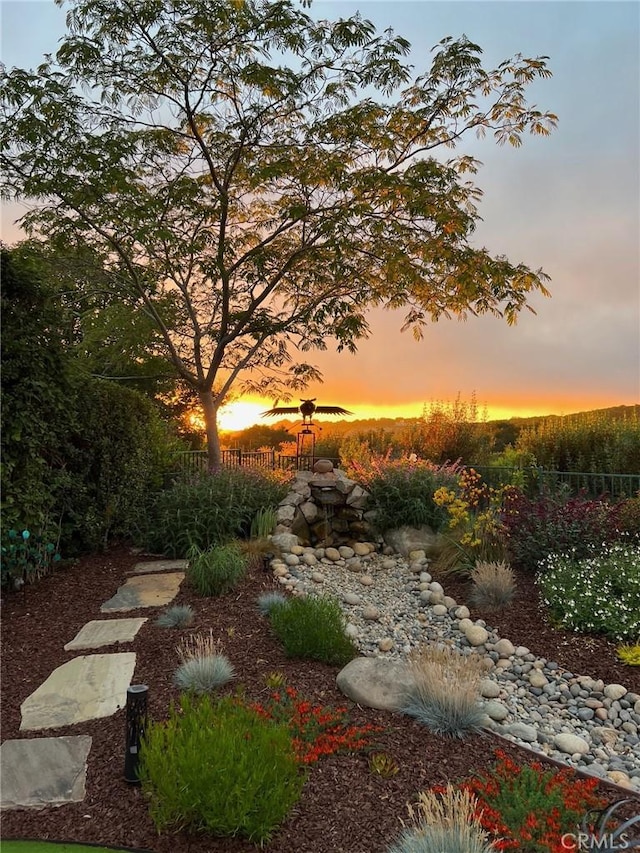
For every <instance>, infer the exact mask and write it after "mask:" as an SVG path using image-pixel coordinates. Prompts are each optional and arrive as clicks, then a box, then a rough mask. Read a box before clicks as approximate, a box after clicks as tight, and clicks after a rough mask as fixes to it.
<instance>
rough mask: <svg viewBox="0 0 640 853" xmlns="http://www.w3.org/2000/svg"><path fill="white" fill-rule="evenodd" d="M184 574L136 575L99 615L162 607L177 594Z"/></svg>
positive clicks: (121, 588)
mask: <svg viewBox="0 0 640 853" xmlns="http://www.w3.org/2000/svg"><path fill="white" fill-rule="evenodd" d="M183 580H184V572H170V573H167V574H162V575H137V576H134V577H131V578H129V579H128V580H127V582H126V583H125V584H124V586H121V587H120V588H119V589H118V591H117V592H116V594H115V595H114V596H113V598H110V599H109V601H105V603H104V604H103V605H102V607H101V608H100V612H101V613H114V612H116V611H118V612H119V611H123V610H137V609H138V608H139V607H164V605H165V604H169V602H170V601H173V599H174V598H175V597H176V595H177V594H178V590H179V589H180V584H181V583H182V581H183Z"/></svg>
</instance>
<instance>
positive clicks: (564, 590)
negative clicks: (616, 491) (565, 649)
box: [537, 542, 640, 640]
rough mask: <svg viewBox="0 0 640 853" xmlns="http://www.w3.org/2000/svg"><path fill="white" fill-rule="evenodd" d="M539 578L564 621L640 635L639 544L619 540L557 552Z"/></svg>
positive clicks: (627, 636)
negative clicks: (579, 551)
mask: <svg viewBox="0 0 640 853" xmlns="http://www.w3.org/2000/svg"><path fill="white" fill-rule="evenodd" d="M537 582H538V584H539V585H540V588H541V590H542V596H543V600H544V603H545V604H546V605H547V607H549V609H550V612H551V614H552V616H554V617H555V618H556V619H558V620H559V621H560V622H561V623H562V624H563V625H564V626H565V627H567V628H571V629H573V630H574V631H583V632H585V633H588V634H606V635H607V636H610V637H612V638H613V639H615V640H632V639H633V640H635V639H636V638H637V637H638V636H640V546H639V545H634V544H631V543H626V544H625V543H624V542H618V543H615V544H613V545H609V546H602V547H600V548H597V549H595V548H594V549H593V550H592V551H591V553H590V555H589V556H588V557H583V558H579V557H578V556H576V554H575V552H572V553H570V554H555V555H554V554H552V555H550V556H549V557H547V558H546V560H544V561H543V563H542V564H541V565H540V572H539V575H538V578H537Z"/></svg>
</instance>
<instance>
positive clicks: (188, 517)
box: [147, 468, 289, 557]
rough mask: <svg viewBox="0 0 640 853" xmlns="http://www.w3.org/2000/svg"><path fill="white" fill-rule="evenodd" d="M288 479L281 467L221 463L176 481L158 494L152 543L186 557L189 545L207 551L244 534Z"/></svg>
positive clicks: (275, 500)
mask: <svg viewBox="0 0 640 853" xmlns="http://www.w3.org/2000/svg"><path fill="white" fill-rule="evenodd" d="M288 482H289V478H288V476H286V477H285V476H284V475H283V474H282V473H281V472H277V471H269V470H267V469H253V468H223V469H221V470H220V471H218V472H216V473H215V474H202V475H200V476H195V477H191V478H187V479H184V480H182V481H180V482H178V483H175V484H174V485H173V486H172V487H171V488H170V489H168V490H166V491H164V492H162V493H160V494H159V495H158V496H157V498H156V501H155V504H154V506H153V509H152V512H151V523H150V525H149V531H150V532H149V535H148V543H147V544H148V547H149V548H151V549H152V550H154V551H157V552H159V553H163V554H166V555H167V556H170V557H185V556H186V554H187V552H188V550H189V548H190V547H191V546H196V547H198V548H199V549H200V550H202V551H205V550H208V549H209V548H211V547H213V546H214V545H220V544H223V543H225V542H229V541H230V540H231V539H234V538H236V537H238V536H245V537H246V536H247V535H248V533H249V529H250V525H251V521H252V519H253V518H254V517H255V515H256V513H257V512H258V510H260V509H261V508H264V507H272V506H274V505H276V504H278V503H279V502H280V501H281V500H282V498H283V497H284V496H285V495H286V493H287V490H288Z"/></svg>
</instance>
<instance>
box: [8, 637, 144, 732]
mask: <svg viewBox="0 0 640 853" xmlns="http://www.w3.org/2000/svg"><path fill="white" fill-rule="evenodd" d="M135 668H136V655H135V652H118V653H116V654H108V655H82V656H81V657H77V658H74V659H73V660H70V661H67V663H64V664H62V666H59V667H58V668H57V669H54V671H53V672H52V673H51V675H50V676H49V678H47V680H46V681H44V682H43V683H42V684H41V685H40V687H38V689H37V690H35V691H34V692H33V693H32V694H31V696H28V697H27V698H26V699H25V700H24V702H23V703H22V705H21V706H20V711H21V713H22V722H21V723H20V731H31V730H34V729H57V728H60V727H61V726H72V725H74V724H75V723H82V722H84V721H85V720H94V719H99V718H100V717H110V716H111V714H115V712H116V711H119V710H120V708H124V706H125V703H126V700H127V687H128V686H129V684H130V683H131V678H132V677H133V671H134V669H135Z"/></svg>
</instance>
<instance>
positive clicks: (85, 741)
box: [0, 560, 186, 809]
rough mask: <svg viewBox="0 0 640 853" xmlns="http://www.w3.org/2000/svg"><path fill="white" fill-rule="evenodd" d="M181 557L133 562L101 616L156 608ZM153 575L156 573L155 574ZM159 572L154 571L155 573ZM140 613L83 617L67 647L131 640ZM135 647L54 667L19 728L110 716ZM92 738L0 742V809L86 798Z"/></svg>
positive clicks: (172, 591)
mask: <svg viewBox="0 0 640 853" xmlns="http://www.w3.org/2000/svg"><path fill="white" fill-rule="evenodd" d="M185 567H186V561H184V560H157V561H153V562H145V563H138V564H137V565H136V566H135V568H134V576H133V577H130V578H129V579H128V580H127V582H126V583H125V584H124V585H123V586H121V587H120V588H119V589H118V591H117V592H116V594H115V595H114V596H113V597H112V598H110V599H109V601H106V602H105V603H104V604H103V605H102V606H101V608H100V611H101V612H102V613H112V612H118V611H123V610H133V609H137V608H144V607H162V606H164V605H166V604H169V602H170V601H172V600H173V599H174V598H175V596H176V594H177V592H178V590H179V588H180V584H181V582H182V580H183V579H184V571H176V569H184V568H185ZM154 572H155V574H154ZM158 572H160V574H158ZM146 621H147V620H146V618H123V619H102V620H94V621H91V622H87V624H86V625H84V626H83V627H82V628H81V629H80V631H79V632H78V633H77V634H76V636H75V637H74V638H73V639H72V640H70V641H69V642H68V643H66V644H65V646H64V648H65V650H67V651H68V650H76V649H96V648H103V647H105V646H111V645H114V644H116V643H130V642H132V641H133V640H134V639H135V635H136V634H137V632H138V631H139V630H140V628H141V627H142V625H143V624H144V623H145V622H146ZM135 666H136V654H135V652H116V653H108V654H91V655H81V656H79V657H76V658H73V659H72V660H70V661H67V663H65V664H63V665H62V666H59V667H58V668H57V669H55V670H54V671H53V672H52V673H51V675H50V676H49V677H48V678H47V679H46V680H45V681H44V682H43V683H42V684H41V685H40V687H38V688H37V689H36V690H35V691H34V692H33V693H32V694H31V695H30V696H28V697H27V698H26V699H25V700H24V702H23V703H22V705H21V706H20V710H21V713H22V720H21V723H20V730H21V731H34V730H42V729H49V728H58V727H60V726H70V725H74V724H75V723H79V722H83V721H85V720H91V719H98V718H100V717H107V716H110V715H111V714H114V713H115V712H116V711H118V710H119V709H120V708H122V707H123V706H124V705H125V703H126V696H127V688H128V687H129V685H130V683H131V679H132V677H133V674H134V671H135ZM90 749H91V738H90V737H89V736H87V735H82V736H75V737H74V736H62V737H38V738H35V739H28V738H25V739H16V740H8V741H5V742H4V743H3V744H2V746H1V747H0V774H1V775H0V808H2V809H12V808H45V807H47V806H60V805H63V804H64V803H71V802H81V801H82V800H83V799H84V795H85V779H86V773H87V759H88V756H89V751H90Z"/></svg>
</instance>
